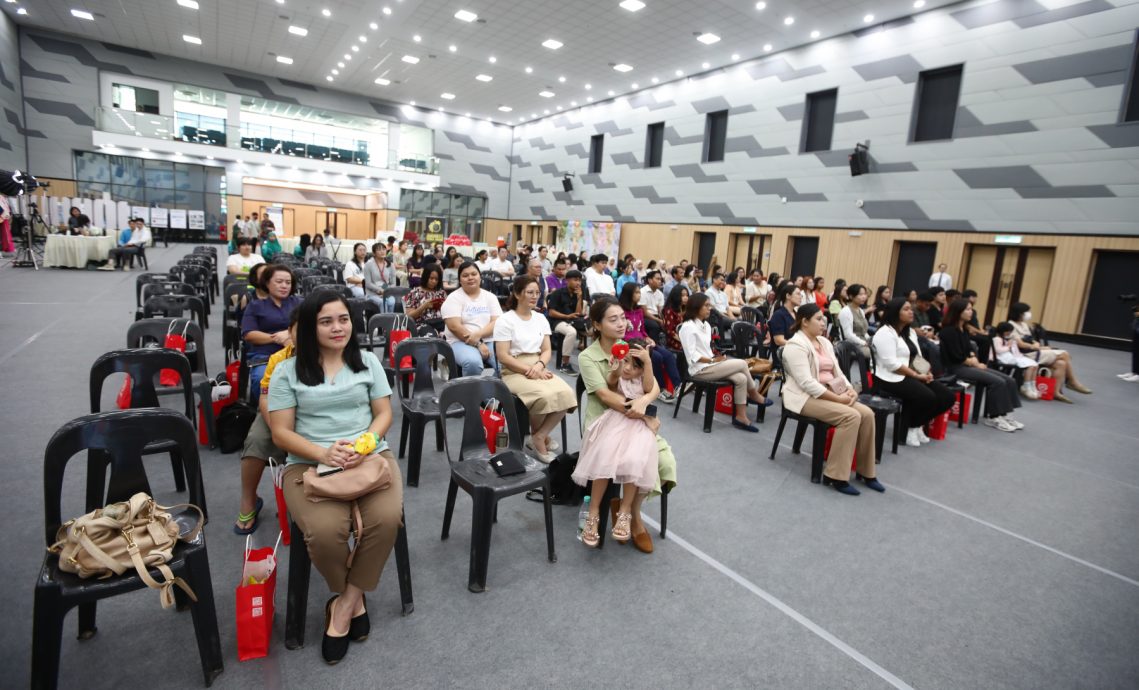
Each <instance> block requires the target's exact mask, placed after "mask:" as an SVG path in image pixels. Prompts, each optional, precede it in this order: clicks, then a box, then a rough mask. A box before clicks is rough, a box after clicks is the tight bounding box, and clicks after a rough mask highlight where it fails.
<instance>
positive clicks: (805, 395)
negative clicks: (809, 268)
mask: <svg viewBox="0 0 1139 690" xmlns="http://www.w3.org/2000/svg"><path fill="white" fill-rule="evenodd" d="M792 332H793V334H794V335H792V337H791V339H790V340H788V341H787V344H786V345H785V346H784V347H783V373H784V376H783V388H782V391H781V392H782V395H783V405H784V406H785V407H786V408H787V409H788V410H791V411H792V412H796V413H798V414H802V415H806V416H807V417H814V418H815V419H819V420H822V421H824V422H826V423H827V424H830V425H832V426H834V427H835V431H834V439H833V440H832V441H831V450H830V455H828V456H827V464H826V467H824V468H823V484H824V485H826V486H832V487H834V489H835V491H838V492H840V493H844V494H847V495H849V496H857V495H858V494H859V493H860V492H859V491H858V489H856V488H854V487H853V486H851V485H850V481H849V480H850V457H851V455H854V456H855V457H856V458H857V460H858V463H857V464H858V478H859V479H861V480H862V482H863V483H864V484H866V486H867V487H868V488H870V489H873V490H874V491H879V492H881V491H885V490H886V487H884V486H882V483H881V482H879V481H878V480H877V478H876V475H877V468H876V467H875V463H876V458H875V454H874V413H873V412H872V411H871V410H870V408H869V407H867V406H865V405H863V404H862V403H860V402H858V393H857V392H855V390H854V387H853V386H851V385H850V381H848V380H847V379H846V377H845V376H843V373H842V370H841V369H840V368H839V366H838V359H837V358H836V357H835V355H834V347H833V346H832V345H831V343H830V341H829V340H827V338H826V332H827V319H826V315H824V314H823V310H822V309H820V308H819V305H817V304H814V303H811V304H804V305H802V306H800V307H799V311H798V312H796V313H795V324H794V326H792Z"/></svg>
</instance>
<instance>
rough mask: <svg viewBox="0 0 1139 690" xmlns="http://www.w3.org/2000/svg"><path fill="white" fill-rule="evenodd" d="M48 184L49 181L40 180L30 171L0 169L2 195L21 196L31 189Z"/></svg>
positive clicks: (45, 186)
mask: <svg viewBox="0 0 1139 690" xmlns="http://www.w3.org/2000/svg"><path fill="white" fill-rule="evenodd" d="M50 186H51V184H50V183H48V182H40V181H39V180H37V179H36V178H35V177H34V176H33V175H31V174H30V173H26V172H21V171H19V170H12V171H8V170H0V194H3V195H4V196H23V195H24V194H27V193H29V192H31V191H32V190H33V189H37V188H40V187H43V188H47V187H50Z"/></svg>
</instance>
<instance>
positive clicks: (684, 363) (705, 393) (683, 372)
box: [672, 350, 733, 434]
mask: <svg viewBox="0 0 1139 690" xmlns="http://www.w3.org/2000/svg"><path fill="white" fill-rule="evenodd" d="M672 352H673V354H675V355H676V368H677V369H678V370H679V371H680V387H679V390H680V392H679V393H677V395H676V403H675V407H673V409H672V418H673V419H676V415H677V413H679V412H680V406H681V404H683V401H684V396H685V394H687V393H688V391H689V389H691V390H692V391H693V394H692V396H693V397H692V412H693V413H698V412H700V398H701V397H706V398H707V400H706V402H705V404H704V433H706V434H710V433H712V415H713V414H715V412H716V391H717V390H718V389H720V388H723V387H724V386H731V385H733V384H732V382H731V381H729V380H727V379H720V380H716V381H698V380H696V379H694V378H692V376H691V374H689V373H688V360H687V359H686V358H685V357H684V351H683V350H673V351H672ZM674 388H675V386H674Z"/></svg>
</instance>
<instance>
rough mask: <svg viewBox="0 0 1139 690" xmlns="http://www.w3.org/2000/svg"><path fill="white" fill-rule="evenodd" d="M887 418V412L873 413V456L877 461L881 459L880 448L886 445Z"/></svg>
mask: <svg viewBox="0 0 1139 690" xmlns="http://www.w3.org/2000/svg"><path fill="white" fill-rule="evenodd" d="M889 419H890V416H889V415H887V414H879V413H877V412H875V413H874V457H875V459H876V460H877V461H878V462H881V461H882V449H883V448H885V447H886V422H887V421H889Z"/></svg>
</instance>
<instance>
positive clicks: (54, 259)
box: [44, 235, 115, 268]
mask: <svg viewBox="0 0 1139 690" xmlns="http://www.w3.org/2000/svg"><path fill="white" fill-rule="evenodd" d="M114 248H115V238H114V237H84V236H82V235H48V236H47V241H46V243H45V244H44V266H62V267H67V268H87V262H88V261H106V260H107V256H108V255H109V253H110V251H111V250H112V249H114Z"/></svg>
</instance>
